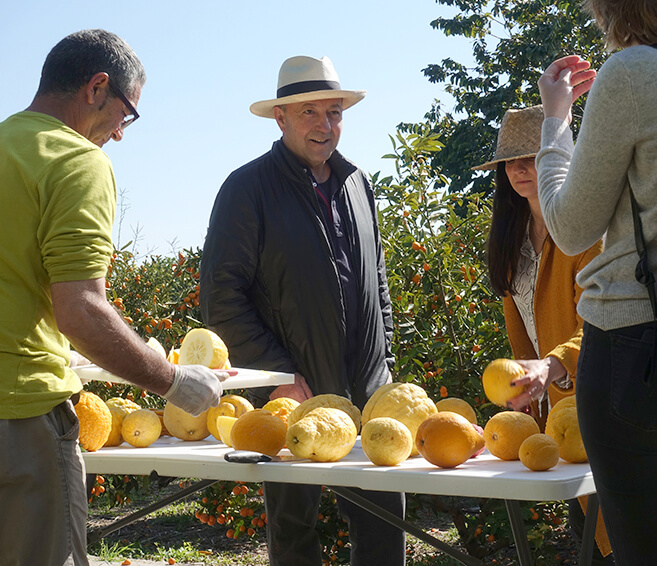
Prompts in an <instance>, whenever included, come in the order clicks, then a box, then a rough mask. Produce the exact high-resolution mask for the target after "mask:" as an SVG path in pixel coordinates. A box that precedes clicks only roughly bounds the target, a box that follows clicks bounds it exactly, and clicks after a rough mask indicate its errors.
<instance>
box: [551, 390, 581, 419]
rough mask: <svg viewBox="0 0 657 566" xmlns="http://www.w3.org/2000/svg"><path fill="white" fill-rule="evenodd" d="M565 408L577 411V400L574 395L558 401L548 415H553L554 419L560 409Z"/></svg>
mask: <svg viewBox="0 0 657 566" xmlns="http://www.w3.org/2000/svg"><path fill="white" fill-rule="evenodd" d="M566 407H572V408H574V409H575V410H576V409H577V399H576V397H575V395H569V396H568V397H564V398H563V399H561V401H558V402H557V403H556V404H555V405H554V406H553V407H552V408H551V409H550V415H553V417H552V418H554V415H556V414H557V413H558V412H559V411H560V410H561V409H565V408H566ZM548 418H549V415H548Z"/></svg>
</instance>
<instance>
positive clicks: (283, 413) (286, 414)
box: [262, 397, 300, 426]
mask: <svg viewBox="0 0 657 566" xmlns="http://www.w3.org/2000/svg"><path fill="white" fill-rule="evenodd" d="M299 404H300V403H299V401H296V400H295V399H290V398H289V397H278V398H277V399H273V400H272V401H268V402H267V403H265V405H264V406H263V407H262V408H263V409H264V410H265V411H269V412H270V413H271V414H272V415H276V416H277V417H278V418H279V419H281V420H282V421H283V422H284V423H285V425H286V426H287V425H288V420H289V418H290V415H291V414H292V412H293V411H294V409H296V408H297V407H298V406H299Z"/></svg>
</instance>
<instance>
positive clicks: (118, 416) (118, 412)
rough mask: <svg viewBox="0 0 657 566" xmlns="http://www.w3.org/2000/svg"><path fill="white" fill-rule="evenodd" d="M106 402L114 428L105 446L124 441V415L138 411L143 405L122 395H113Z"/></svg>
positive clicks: (116, 444)
mask: <svg viewBox="0 0 657 566" xmlns="http://www.w3.org/2000/svg"><path fill="white" fill-rule="evenodd" d="M105 403H106V404H107V406H108V407H109V410H110V413H111V415H112V430H111V431H110V434H109V436H108V437H107V440H106V441H105V444H103V446H118V445H119V444H121V443H122V442H123V437H122V436H121V425H122V424H123V419H124V417H125V416H126V415H127V414H128V413H132V412H133V411H138V410H139V409H141V407H140V406H139V405H137V403H135V402H134V401H130V399H123V398H121V397H112V398H111V399H108V400H107V401H105Z"/></svg>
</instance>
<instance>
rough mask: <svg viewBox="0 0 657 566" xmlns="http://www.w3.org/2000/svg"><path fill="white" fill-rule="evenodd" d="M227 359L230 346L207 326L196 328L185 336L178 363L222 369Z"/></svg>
mask: <svg viewBox="0 0 657 566" xmlns="http://www.w3.org/2000/svg"><path fill="white" fill-rule="evenodd" d="M227 359H228V348H227V347H226V344H224V341H223V340H222V339H221V338H219V336H217V335H216V334H215V333H214V332H212V330H208V329H207V328H194V329H192V330H190V331H189V332H188V333H187V334H185V337H184V338H183V341H182V344H181V345H180V354H179V356H178V363H179V364H180V365H193V364H198V365H202V366H206V367H209V368H213V369H221V368H223V367H224V365H225V364H226V360H227Z"/></svg>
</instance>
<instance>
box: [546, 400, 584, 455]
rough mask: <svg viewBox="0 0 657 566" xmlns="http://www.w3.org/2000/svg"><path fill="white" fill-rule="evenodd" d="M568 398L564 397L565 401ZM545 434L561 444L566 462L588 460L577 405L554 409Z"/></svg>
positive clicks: (560, 450)
mask: <svg viewBox="0 0 657 566" xmlns="http://www.w3.org/2000/svg"><path fill="white" fill-rule="evenodd" d="M566 400H567V399H563V401H566ZM560 402H561V401H560ZM557 405H559V403H557V404H556V405H555V408H557ZM545 434H548V435H549V436H551V437H552V438H554V440H556V442H557V444H558V445H559V455H560V456H561V457H562V458H563V459H564V460H566V462H573V463H578V462H587V461H588V457H587V455H586V450H584V443H583V442H582V434H581V433H580V431H579V421H578V419H577V409H576V408H575V407H573V406H570V407H569V406H565V407H562V408H559V409H558V410H557V411H556V412H555V411H554V409H552V411H550V413H549V414H548V418H547V422H546V423H545Z"/></svg>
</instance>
